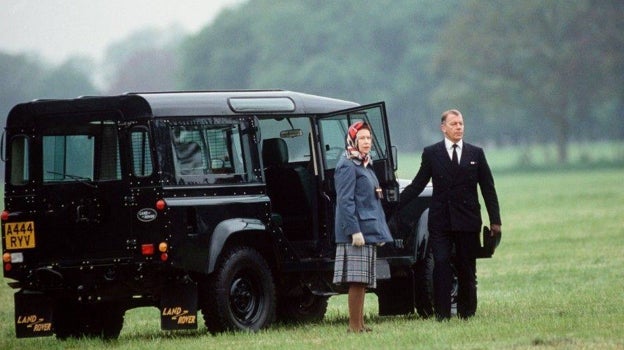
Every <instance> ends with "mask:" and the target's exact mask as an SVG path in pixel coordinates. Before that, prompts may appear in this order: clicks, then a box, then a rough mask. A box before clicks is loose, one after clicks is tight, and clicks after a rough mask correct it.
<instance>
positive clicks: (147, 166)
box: [130, 127, 154, 177]
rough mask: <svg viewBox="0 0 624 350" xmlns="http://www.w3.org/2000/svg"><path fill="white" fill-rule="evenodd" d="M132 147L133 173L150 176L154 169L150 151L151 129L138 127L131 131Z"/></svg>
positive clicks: (138, 175)
mask: <svg viewBox="0 0 624 350" xmlns="http://www.w3.org/2000/svg"><path fill="white" fill-rule="evenodd" d="M130 147H131V152H132V173H133V174H134V175H135V176H137V177H144V176H149V175H151V174H152V172H153V171H154V166H153V164H152V154H151V152H150V139H149V131H148V129H147V128H145V127H138V128H134V129H132V131H130Z"/></svg>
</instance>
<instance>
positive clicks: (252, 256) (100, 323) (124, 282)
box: [2, 90, 431, 339]
mask: <svg viewBox="0 0 624 350" xmlns="http://www.w3.org/2000/svg"><path fill="white" fill-rule="evenodd" d="M356 120H365V121H366V122H368V123H369V124H370V125H371V126H372V130H373V136H374V142H373V148H372V155H373V158H374V169H375V172H376V173H377V177H378V178H379V180H380V185H381V187H382V188H383V191H384V192H385V195H384V208H385V210H386V214H387V215H388V217H389V219H390V223H391V225H392V230H393V232H392V234H393V236H394V239H395V241H394V243H391V244H387V245H386V246H384V247H382V248H381V249H380V250H379V254H378V255H379V257H378V264H377V265H378V271H379V272H378V278H379V282H378V288H377V289H376V290H374V291H373V292H375V293H376V294H377V295H378V296H379V298H378V300H379V311H380V314H382V315H393V314H408V313H413V312H415V311H417V312H418V313H420V314H427V313H430V312H431V311H430V308H431V305H430V301H429V295H428V293H429V292H430V290H428V288H427V287H426V283H425V282H424V280H425V277H424V276H426V272H424V271H425V270H426V265H427V264H425V263H424V262H426V259H425V258H424V257H425V255H426V254H425V247H426V240H427V232H426V210H427V206H428V199H429V198H428V197H427V195H423V196H422V197H421V199H422V201H420V202H418V203H413V205H412V206H411V208H410V209H409V210H410V212H409V213H397V215H394V217H391V216H392V214H393V213H394V212H395V211H396V204H397V201H398V196H399V184H398V182H397V179H396V178H395V170H396V159H395V158H396V156H395V155H396V150H395V149H394V148H393V147H392V146H391V143H390V134H389V131H388V125H387V119H386V113H385V106H384V103H383V102H380V103H375V104H370V105H366V106H360V105H358V104H356V103H353V102H348V101H343V100H338V99H332V98H327V97H321V96H314V95H308V94H302V93H297V92H291V91H281V90H263V91H261V90H249V91H214V92H211V91H209V92H171V93H132V94H125V95H121V96H105V97H81V98H77V99H71V100H38V101H33V102H29V103H23V104H19V105H17V106H15V107H14V108H13V109H12V110H11V112H10V114H9V115H8V118H7V124H6V129H5V138H4V140H5V144H4V145H3V148H4V150H3V152H2V153H3V156H4V157H5V158H6V176H5V179H6V184H5V195H4V200H5V207H4V211H3V212H2V245H3V246H2V253H3V271H4V276H5V277H6V278H8V279H10V280H12V281H11V282H9V284H10V286H11V287H13V288H15V289H17V292H16V293H15V327H16V335H17V337H34V336H45V335H51V334H56V336H57V337H58V338H61V339H63V338H67V337H79V336H98V337H105V338H116V337H117V336H118V335H119V333H120V331H121V329H122V325H123V320H124V314H125V311H126V310H128V309H131V308H135V307H143V306H151V307H157V308H158V309H159V310H160V315H161V328H162V329H166V330H176V329H195V328H197V326H198V322H199V319H198V316H197V311H198V310H200V311H201V312H202V314H203V320H204V323H205V326H206V327H207V329H208V330H209V331H210V332H221V331H226V330H257V329H261V328H264V327H267V326H269V325H270V324H271V323H272V322H274V321H275V320H276V319H279V320H281V321H295V322H301V321H315V320H320V319H322V318H323V316H324V314H325V311H326V308H327V299H328V298H329V297H330V296H331V295H335V294H337V293H344V292H346V291H345V290H340V289H337V287H336V286H335V285H333V284H332V283H331V281H332V272H333V263H334V261H333V260H334V254H335V246H334V243H333V222H334V220H333V217H334V203H335V193H334V189H333V171H334V167H335V164H336V162H337V160H338V158H339V156H340V154H341V153H342V152H343V150H344V142H345V140H344V135H345V134H346V129H347V127H348V125H350V124H351V123H353V122H354V121H356ZM397 218H399V219H400V220H399V219H397Z"/></svg>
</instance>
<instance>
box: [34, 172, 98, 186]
mask: <svg viewBox="0 0 624 350" xmlns="http://www.w3.org/2000/svg"><path fill="white" fill-rule="evenodd" d="M46 172H47V173H49V174H54V175H60V176H62V177H63V178H66V177H68V178H70V179H72V180H74V181H76V182H79V183H81V184H84V185H85V186H88V187H91V188H97V185H95V184H92V183H90V181H91V179H90V178H88V177H84V176H78V175H72V174H66V173H59V172H57V171H52V170H47V171H46Z"/></svg>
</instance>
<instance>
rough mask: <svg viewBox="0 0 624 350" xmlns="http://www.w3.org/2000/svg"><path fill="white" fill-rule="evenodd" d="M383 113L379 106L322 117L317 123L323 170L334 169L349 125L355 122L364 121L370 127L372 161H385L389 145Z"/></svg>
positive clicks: (344, 145) (343, 147)
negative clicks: (319, 133) (323, 162)
mask: <svg viewBox="0 0 624 350" xmlns="http://www.w3.org/2000/svg"><path fill="white" fill-rule="evenodd" d="M384 117H385V113H384V111H383V109H382V106H381V105H374V106H372V107H369V108H361V109H357V110H352V111H349V112H345V113H340V112H339V113H338V114H335V115H331V116H328V117H323V118H322V119H320V121H319V127H320V131H321V141H322V152H323V159H324V161H325V169H334V168H335V167H336V163H338V159H339V158H340V156H341V155H342V154H343V153H344V151H345V147H346V135H347V129H348V128H349V125H351V124H353V123H355V122H357V121H365V122H366V123H368V124H369V125H370V126H371V129H372V136H373V144H372V148H371V151H370V154H371V156H372V157H373V160H375V159H386V158H388V155H389V149H388V148H389V145H388V142H387V139H386V134H387V130H386V127H385V125H386V124H385V122H384V121H385V119H384Z"/></svg>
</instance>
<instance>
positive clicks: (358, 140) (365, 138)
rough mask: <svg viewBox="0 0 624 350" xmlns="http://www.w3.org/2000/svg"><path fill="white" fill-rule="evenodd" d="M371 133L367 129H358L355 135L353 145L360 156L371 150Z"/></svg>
mask: <svg viewBox="0 0 624 350" xmlns="http://www.w3.org/2000/svg"><path fill="white" fill-rule="evenodd" d="M371 142H372V137H371V132H370V130H368V129H360V131H358V132H357V134H356V135H355V144H356V146H357V149H358V151H359V152H360V153H362V154H368V152H370V150H371Z"/></svg>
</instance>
